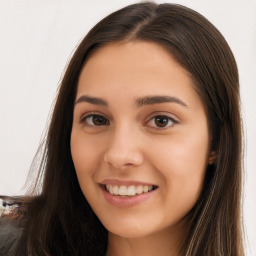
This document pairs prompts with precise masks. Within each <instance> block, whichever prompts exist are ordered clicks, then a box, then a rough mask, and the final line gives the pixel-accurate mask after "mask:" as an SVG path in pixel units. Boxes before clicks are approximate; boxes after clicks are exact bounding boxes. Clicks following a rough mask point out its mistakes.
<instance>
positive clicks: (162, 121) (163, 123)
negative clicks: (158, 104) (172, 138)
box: [155, 116, 168, 127]
mask: <svg viewBox="0 0 256 256" xmlns="http://www.w3.org/2000/svg"><path fill="white" fill-rule="evenodd" d="M155 123H156V125H157V126H158V127H165V126H166V125H167V124H168V118H166V117H161V116H160V117H156V121H155Z"/></svg>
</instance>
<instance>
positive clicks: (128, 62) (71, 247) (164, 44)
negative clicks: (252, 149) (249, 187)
mask: <svg viewBox="0 0 256 256" xmlns="http://www.w3.org/2000/svg"><path fill="white" fill-rule="evenodd" d="M239 104H240V102H239V82H238V72H237V66H236V62H235V59H234V57H233V54H232V52H231V50H230V48H229V46H228V45H227V43H226V41H225V40H224V38H223V37H222V35H221V34H220V33H219V31H218V30H217V29H216V28H215V27H214V26H213V25H212V24H211V23H210V22H209V21H208V20H206V19H205V18H204V17H203V16H201V15H200V14H198V13H197V12H195V11H193V10H191V9H188V8H186V7H183V6H179V5H173V4H160V5H157V4H155V3H140V4H134V5H130V6H127V7H126V8H123V9H121V10H119V11H117V12H115V13H113V14H111V15H109V16H108V17H106V18H105V19H103V20H102V21H101V22H99V23H98V24H97V25H96V26H95V27H94V28H93V29H92V30H91V31H90V32H89V33H88V35H87V36H86V37H85V38H84V40H83V41H82V42H81V43H80V45H79V46H78V48H77V50H76V52H75V53H74V55H73V57H72V59H71V61H70V63H69V65H68V67H67V70H66V73H65V75H64V77H63V80H62V84H61V87H60V89H59V94H58V97H57V100H56V104H55V108H54V111H53V115H52V119H51V123H50V127H49V131H48V134H47V138H46V146H45V151H44V154H43V157H42V162H41V169H40V170H39V174H38V179H37V182H36V184H35V187H34V189H33V191H32V192H31V194H30V196H29V197H27V198H17V199H12V200H13V201H15V203H16V204H18V206H17V207H16V208H14V210H12V211H11V213H10V214H8V215H7V216H5V217H3V218H2V219H1V220H0V223H1V228H0V239H1V240H0V241H1V245H0V248H1V250H2V251H1V253H2V255H33V256H34V255H107V256H116V255H124V256H128V255H133V256H136V255H161V256H166V255H173V256H174V255H194V256H198V255H209V256H212V255H225V256H226V255H232V256H233V255H234V256H242V255H244V252H243V244H242V231H241V207H240V200H241V119H240V109H239ZM42 177H43V178H42ZM41 181H42V188H41V187H40V184H41ZM38 191H40V192H38ZM9 200H10V199H9ZM9 204H12V203H11V202H10V203H9Z"/></svg>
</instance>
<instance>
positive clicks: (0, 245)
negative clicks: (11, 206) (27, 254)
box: [0, 216, 24, 256]
mask: <svg viewBox="0 0 256 256" xmlns="http://www.w3.org/2000/svg"><path fill="white" fill-rule="evenodd" d="M22 234H23V227H22V225H21V223H20V221H19V220H18V219H14V218H11V217H8V216H6V217H2V218H0V256H14V255H20V256H23V255H24V254H19V253H18V251H17V249H18V246H19V244H20V242H21V239H22Z"/></svg>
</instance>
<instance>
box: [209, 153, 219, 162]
mask: <svg viewBox="0 0 256 256" xmlns="http://www.w3.org/2000/svg"><path fill="white" fill-rule="evenodd" d="M216 157H217V152H216V151H211V152H210V154H209V159H208V164H210V165H212V164H214V161H215V159H216Z"/></svg>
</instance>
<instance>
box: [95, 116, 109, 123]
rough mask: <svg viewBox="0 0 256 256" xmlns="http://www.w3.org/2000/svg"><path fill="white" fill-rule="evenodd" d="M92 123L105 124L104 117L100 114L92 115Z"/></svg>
mask: <svg viewBox="0 0 256 256" xmlns="http://www.w3.org/2000/svg"><path fill="white" fill-rule="evenodd" d="M93 123H94V124H95V125H104V124H106V118H104V117H101V116H93Z"/></svg>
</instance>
